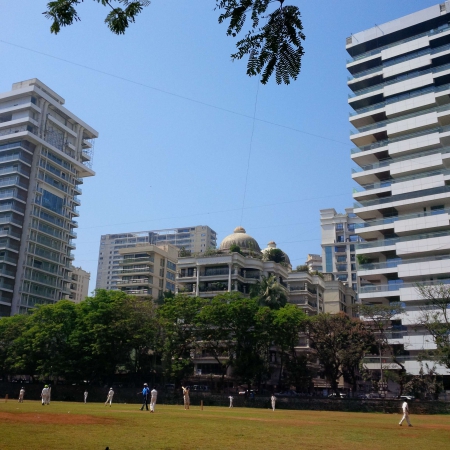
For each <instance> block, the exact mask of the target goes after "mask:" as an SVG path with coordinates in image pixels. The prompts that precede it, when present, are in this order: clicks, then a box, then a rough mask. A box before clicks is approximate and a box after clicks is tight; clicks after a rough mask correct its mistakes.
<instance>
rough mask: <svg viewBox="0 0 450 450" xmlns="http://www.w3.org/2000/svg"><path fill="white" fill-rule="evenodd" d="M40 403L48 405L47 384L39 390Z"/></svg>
mask: <svg viewBox="0 0 450 450" xmlns="http://www.w3.org/2000/svg"><path fill="white" fill-rule="evenodd" d="M41 399H42V405H50V393H49V391H48V385H47V384H46V385H45V386H44V389H42V392H41Z"/></svg>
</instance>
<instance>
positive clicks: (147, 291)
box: [123, 289, 152, 295]
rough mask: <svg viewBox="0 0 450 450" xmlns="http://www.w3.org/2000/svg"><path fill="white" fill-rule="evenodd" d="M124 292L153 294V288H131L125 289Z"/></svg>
mask: <svg viewBox="0 0 450 450" xmlns="http://www.w3.org/2000/svg"><path fill="white" fill-rule="evenodd" d="M123 292H125V294H129V295H152V290H151V289H130V290H123Z"/></svg>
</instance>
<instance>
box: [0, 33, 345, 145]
mask: <svg viewBox="0 0 450 450" xmlns="http://www.w3.org/2000/svg"><path fill="white" fill-rule="evenodd" d="M0 42H1V43H2V44H6V45H10V46H12V47H16V48H20V49H22V50H26V51H28V52H32V53H36V54H38V55H42V56H46V57H47V58H53V59H56V60H58V61H62V62H65V63H67V64H72V65H73V66H77V67H81V68H83V69H86V70H90V71H92V72H97V73H100V74H102V75H106V76H108V77H111V78H116V79H117V80H121V81H125V82H126V83H131V84H134V85H136V86H140V87H143V88H146V89H151V90H153V91H156V92H160V93H162V94H166V95H171V96H172V97H176V98H180V99H182V100H186V101H189V102H193V103H197V104H199V105H203V106H207V107H208V108H214V109H217V110H219V111H224V112H227V113H229V114H235V115H237V116H241V117H245V118H247V119H252V120H253V119H254V120H257V121H258V122H262V123H266V124H268V125H273V126H275V127H281V128H285V129H287V130H291V131H295V132H297V133H302V134H305V135H308V136H312V137H316V138H319V139H324V140H327V141H330V142H335V143H336V144H340V145H345V146H347V147H352V145H351V144H350V143H349V142H342V141H339V140H337V139H333V138H330V137H327V136H321V135H319V134H315V133H310V132H308V131H303V130H299V129H298V128H295V127H291V126H288V125H283V124H280V123H276V122H271V121H270V120H264V119H258V118H257V117H255V118H253V117H252V116H250V115H248V114H244V113H240V112H237V111H233V110H231V109H227V108H223V107H221V106H217V105H213V104H211V103H207V102H204V101H202V100H197V99H195V98H192V97H187V96H185V95H181V94H177V93H175V92H170V91H166V90H165V89H160V88H157V87H155V86H150V85H148V84H145V83H141V82H139V81H135V80H130V79H129V78H126V77H121V76H120V75H116V74H113V73H110V72H105V71H104V70H100V69H95V68H94V67H90V66H86V65H85V64H80V63H77V62H74V61H70V60H68V59H65V58H60V57H59V56H54V55H50V54H49V53H44V52H41V51H39V50H34V49H32V48H29V47H25V46H23V45H19V44H14V43H12V42H8V41H5V40H3V39H0Z"/></svg>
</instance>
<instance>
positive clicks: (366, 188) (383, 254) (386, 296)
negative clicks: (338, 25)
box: [346, 2, 450, 374]
mask: <svg viewBox="0 0 450 450" xmlns="http://www.w3.org/2000/svg"><path fill="white" fill-rule="evenodd" d="M346 48H347V51H348V53H349V54H350V56H351V57H352V59H351V61H349V62H348V64H347V69H348V70H349V72H350V73H351V75H352V78H351V79H350V81H349V82H348V86H349V87H350V89H351V90H352V91H353V93H352V94H351V96H350V99H349V104H350V106H351V107H352V108H353V110H354V112H353V113H352V114H351V117H350V123H351V124H352V125H353V126H354V127H355V129H356V130H355V131H354V132H353V134H352V136H351V140H352V142H353V144H354V145H355V148H353V149H352V151H351V157H352V160H353V162H354V163H355V164H356V165H357V166H358V169H357V170H353V175H352V177H353V179H354V180H355V181H356V182H357V183H358V184H360V185H361V187H362V189H361V191H360V192H357V193H355V194H354V199H355V200H356V201H357V203H356V204H355V209H354V213H355V214H356V215H357V216H358V217H360V218H362V219H363V220H364V223H363V224H361V225H358V227H357V229H356V231H357V233H358V235H359V236H361V238H363V239H364V241H365V242H362V243H359V244H357V245H356V254H357V256H359V255H360V256H359V258H358V259H359V262H360V265H359V268H358V277H361V279H362V278H364V279H365V281H364V282H363V283H361V286H360V288H359V297H360V300H361V301H362V302H363V303H375V304H389V303H391V302H401V303H402V304H403V306H404V307H405V314H404V315H402V317H400V318H399V320H397V321H395V323H393V324H392V325H393V328H397V329H398V331H400V332H401V335H402V336H403V337H402V338H401V339H398V340H395V342H393V343H397V344H398V345H403V347H404V350H405V353H404V360H405V367H406V369H407V370H408V371H409V372H410V373H415V374H417V373H418V372H419V363H418V362H417V360H416V357H417V355H418V353H420V351H421V350H422V349H424V348H432V342H433V340H432V338H431V337H430V336H427V335H426V332H425V331H420V330H419V329H416V330H413V329H412V327H413V326H414V324H417V322H418V315H419V314H420V307H421V305H423V300H422V299H421V298H420V295H419V294H418V292H417V290H416V285H417V283H421V284H424V285H432V284H435V283H445V284H449V283H450V279H449V273H450V219H449V218H450V216H449V212H450V2H445V3H441V4H437V5H435V6H432V7H430V8H427V9H424V10H422V11H418V12H416V13H414V14H410V15H408V16H405V17H402V18H400V19H397V20H394V21H392V22H388V23H385V24H382V25H377V26H375V27H374V28H371V29H369V30H366V31H362V32H360V33H357V34H355V35H353V36H351V37H349V38H347V45H346Z"/></svg>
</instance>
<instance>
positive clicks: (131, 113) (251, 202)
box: [0, 0, 438, 289]
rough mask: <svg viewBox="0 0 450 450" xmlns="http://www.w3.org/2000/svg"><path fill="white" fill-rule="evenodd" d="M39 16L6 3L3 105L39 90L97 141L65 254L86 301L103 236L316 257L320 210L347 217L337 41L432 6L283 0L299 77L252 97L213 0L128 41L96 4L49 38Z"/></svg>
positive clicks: (157, 16)
mask: <svg viewBox="0 0 450 450" xmlns="http://www.w3.org/2000/svg"><path fill="white" fill-rule="evenodd" d="M46 1H47V0H14V1H11V0H0V41H1V42H0V61H1V71H0V91H1V92H5V91H8V90H10V88H11V84H12V83H13V82H17V81H21V80H26V79H29V78H34V77H37V78H39V79H41V80H42V81H43V82H44V83H46V84H47V85H48V86H50V87H51V88H52V89H54V90H55V91H56V92H57V93H59V94H60V95H61V96H63V97H64V98H65V99H66V106H67V107H68V108H69V109H70V110H71V111H73V112H74V113H75V114H77V115H78V116H79V117H80V118H82V119H83V120H84V121H86V122H87V123H89V124H90V125H92V126H93V127H94V128H95V129H97V130H98V131H99V133H100V136H99V138H98V139H97V142H96V144H95V156H94V167H93V168H94V170H95V171H96V173H97V175H96V176H95V177H93V178H90V179H86V180H85V183H84V185H83V195H82V197H81V200H82V205H81V207H80V208H79V209H80V218H79V225H80V227H79V229H78V239H77V249H76V250H75V256H76V259H75V264H76V265H81V266H82V267H83V268H84V269H85V270H88V271H90V272H91V286H90V288H91V289H93V288H94V287H95V276H96V268H97V257H98V248H99V241H100V235H101V234H107V233H119V232H123V231H141V230H150V229H161V228H172V227H182V226H190V225H200V224H202V225H209V226H210V227H212V228H213V229H214V230H216V231H217V232H218V237H219V242H220V240H221V239H222V238H223V237H225V236H226V235H228V234H230V233H231V232H232V231H233V229H234V228H235V227H236V226H238V225H242V226H244V227H245V228H246V230H247V232H248V233H249V234H251V235H252V236H254V237H255V238H256V239H257V241H258V242H259V244H260V246H261V247H265V244H266V243H267V242H269V241H270V240H275V241H276V242H277V244H278V246H279V247H280V248H282V249H283V250H284V251H286V252H287V253H288V254H289V256H290V258H291V261H292V264H293V265H294V266H295V265H298V264H302V263H303V262H304V261H305V258H306V255H307V254H308V253H320V220H319V210H320V209H322V208H330V207H331V208H335V209H336V210H337V211H343V210H344V208H346V207H349V206H351V205H352V204H353V202H352V197H351V194H352V188H353V187H354V185H353V183H352V181H351V176H350V173H351V167H352V163H351V160H350V148H351V144H350V141H349V130H350V129H351V127H350V125H349V123H348V113H349V111H350V108H349V107H348V104H347V94H348V92H349V91H348V88H347V86H346V82H347V72H346V69H345V64H346V59H347V57H348V55H347V53H346V52H345V38H346V37H347V36H349V35H350V34H351V33H356V32H358V31H362V30H364V29H367V28H370V27H372V26H374V25H375V23H377V24H381V23H384V22H387V21H390V20H393V19H395V18H398V17H401V16H403V15H406V14H409V13H412V12H415V11H417V10H420V9H423V8H427V7H429V6H432V5H435V4H437V3H438V2H437V1H435V0H434V1H431V0H413V1H411V0H395V1H392V0H389V1H388V0H378V1H376V2H374V1H373V0H372V1H369V0H344V1H337V0H335V1H334V0H323V1H322V2H316V1H314V2H313V1H311V0H308V1H295V0H294V1H293V0H289V1H287V3H289V4H295V5H298V6H299V7H300V9H301V11H302V18H303V25H304V33H305V35H306V41H305V43H304V47H305V52H306V54H305V56H304V58H303V63H302V71H301V74H300V76H299V78H298V80H297V81H296V82H294V83H293V84H291V85H289V86H277V85H276V83H275V81H274V80H271V81H270V83H269V84H268V85H266V86H263V85H259V89H258V81H257V79H256V78H249V77H247V76H246V75H245V67H246V61H240V62H231V59H230V54H231V53H232V52H234V49H235V42H234V40H233V39H232V38H230V37H227V36H226V35H225V31H226V27H225V25H219V24H218V23H217V17H218V13H217V11H214V5H215V1H214V0H201V1H200V0H190V1H186V0H152V3H151V5H150V7H148V8H147V9H146V11H145V12H144V13H143V14H142V15H141V16H140V17H139V18H138V20H137V22H136V23H135V24H133V25H132V26H131V28H130V29H129V30H128V31H127V33H126V35H125V36H116V35H113V34H112V33H111V32H110V31H109V30H108V29H107V27H106V26H105V25H104V24H103V20H104V16H106V13H107V11H106V9H105V8H103V7H101V6H99V5H98V4H97V2H95V1H94V0H85V1H84V3H83V4H82V5H81V6H80V8H79V14H80V16H81V19H82V20H81V21H80V22H78V23H76V24H75V25H73V26H71V27H68V28H65V29H63V30H62V31H61V33H60V34H59V35H57V36H55V35H51V34H50V31H49V27H50V21H48V20H47V19H46V18H45V17H44V16H43V15H42V12H43V11H44V10H45V5H46ZM5 42H7V43H5ZM42 53H44V54H46V55H51V56H53V57H51V56H46V55H44V54H42ZM61 59H63V60H66V61H63V60H61ZM67 61H70V62H72V63H75V64H70V63H69V62H67ZM82 66H84V67H82ZM90 69H94V70H90ZM101 72H106V73H108V74H111V75H113V76H110V75H106V74H104V73H101ZM126 80H130V81H126ZM133 82H134V83H133ZM164 91H165V92H164ZM173 94H174V95H173ZM255 101H256V118H257V119H259V120H256V121H255V123H254V129H253V120H252V117H253V112H254V108H255ZM208 105H210V106H208ZM252 129H253V142H252V146H251V153H250V142H251V136H252ZM249 154H250V165H249V170H248V182H247V190H246V195H245V204H244V210H243V214H242V221H241V213H242V205H243V199H244V190H245V179H246V174H247V162H248V159H249Z"/></svg>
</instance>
